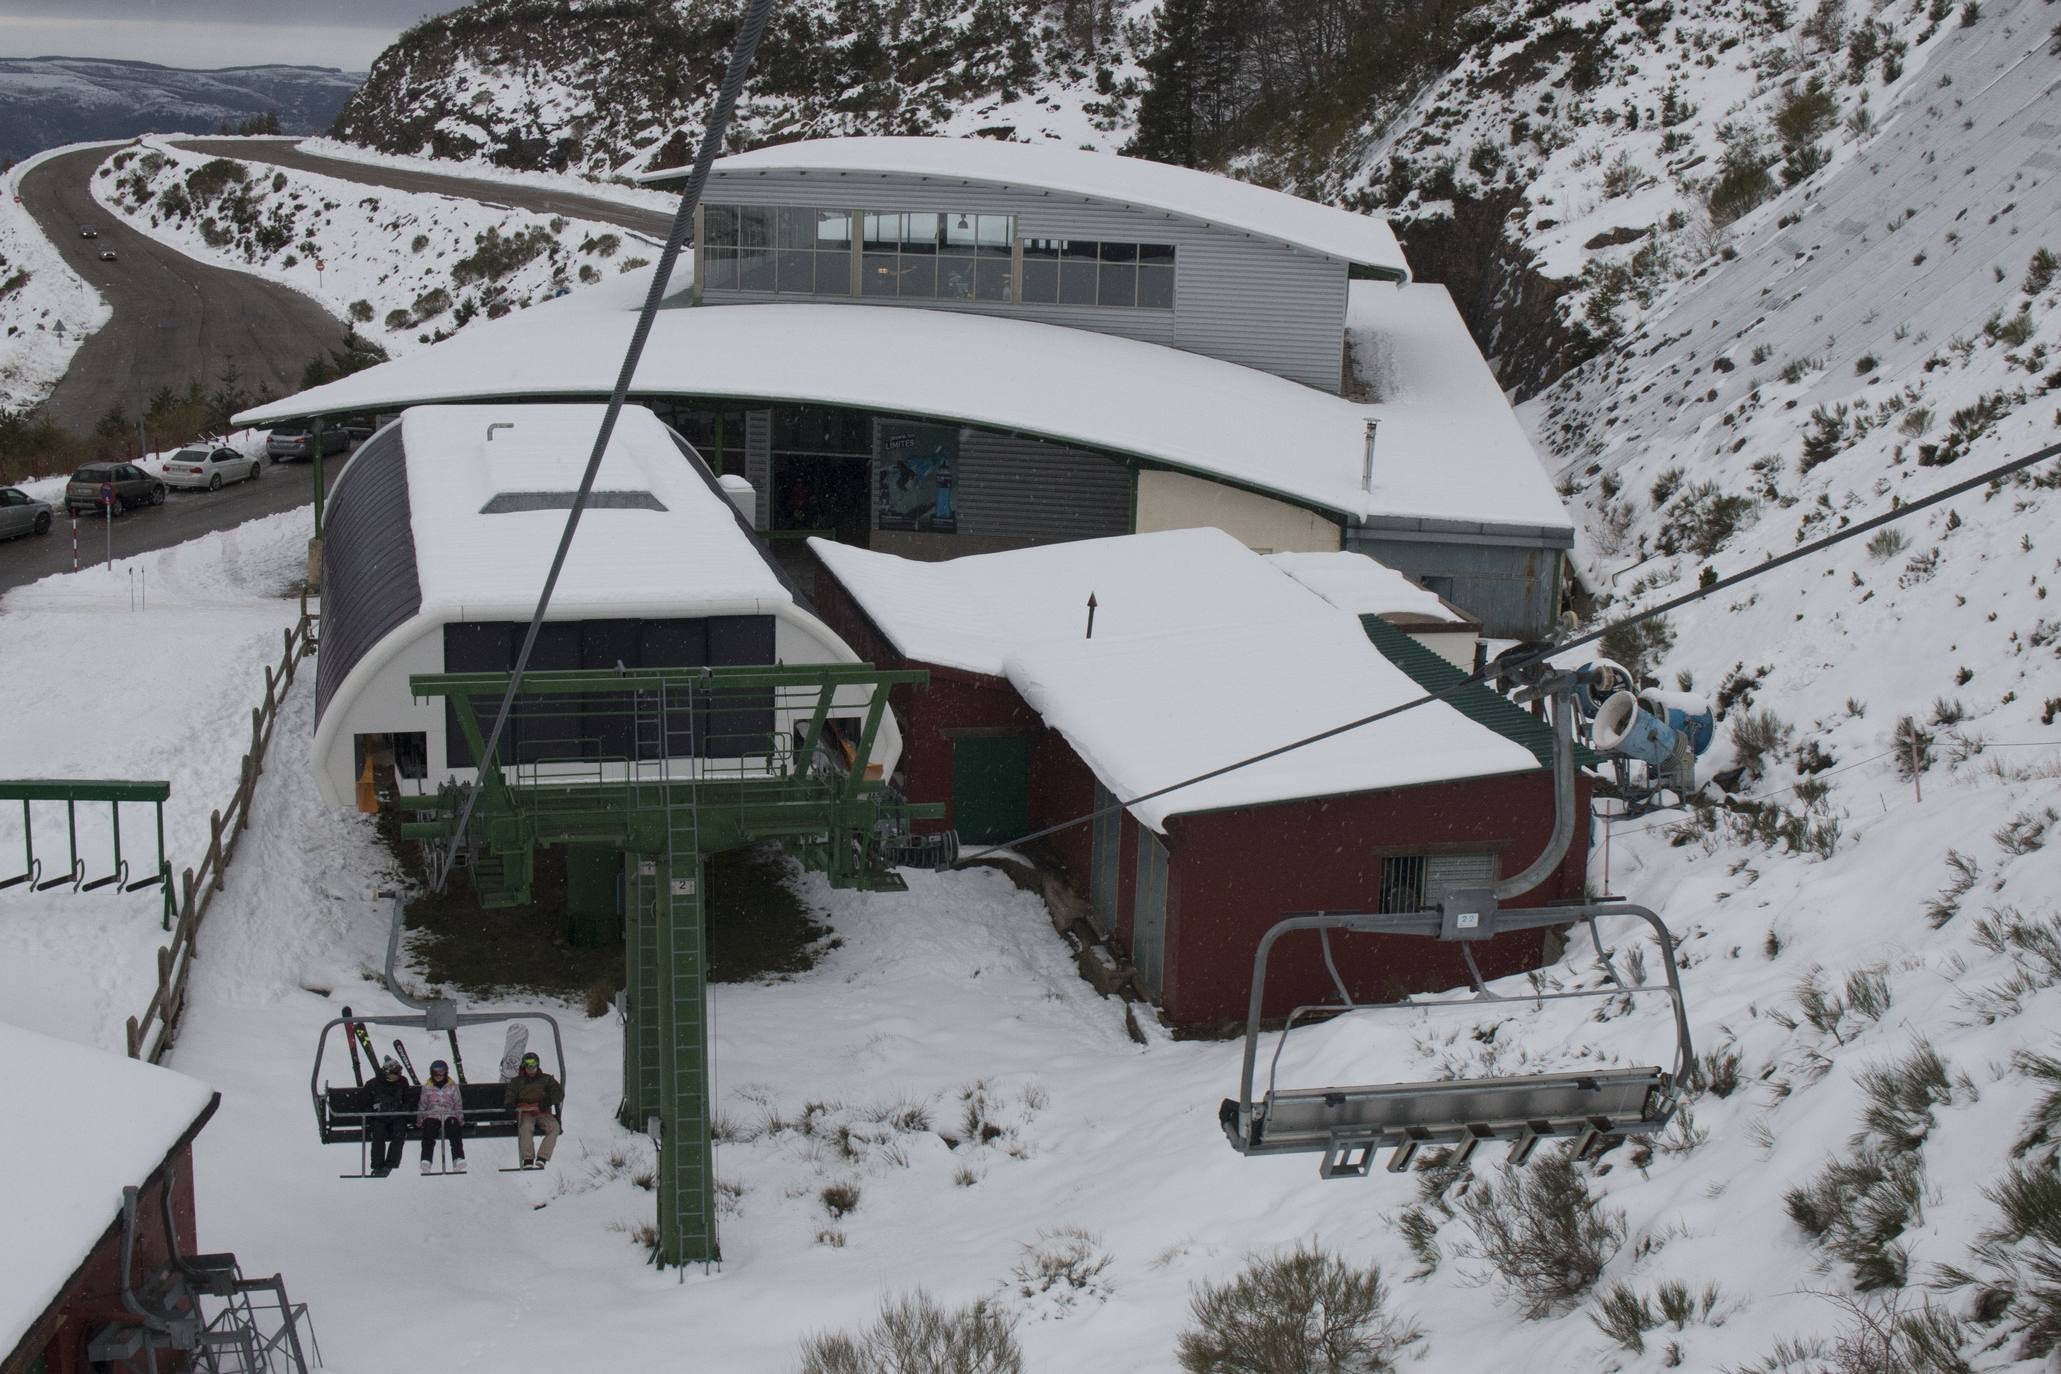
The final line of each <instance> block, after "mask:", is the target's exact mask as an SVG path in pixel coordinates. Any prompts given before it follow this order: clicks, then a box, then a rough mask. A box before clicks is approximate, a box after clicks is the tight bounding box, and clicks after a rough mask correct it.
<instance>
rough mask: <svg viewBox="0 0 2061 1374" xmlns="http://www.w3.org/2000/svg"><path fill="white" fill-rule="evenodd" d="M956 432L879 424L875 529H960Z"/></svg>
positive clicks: (950, 427) (943, 427) (907, 423)
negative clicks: (956, 500)
mask: <svg viewBox="0 0 2061 1374" xmlns="http://www.w3.org/2000/svg"><path fill="white" fill-rule="evenodd" d="M958 480H959V427H958V426H957V425H924V424H917V423H914V422H913V421H908V420H882V421H881V422H880V457H879V483H880V491H879V496H878V500H877V502H876V519H877V521H878V528H880V529H883V530H926V531H930V532H932V533H938V534H949V533H951V532H952V531H954V530H956V529H957V528H958V527H959V520H958V507H957V506H956V505H955V504H954V502H953V488H954V487H955V486H957V484H958Z"/></svg>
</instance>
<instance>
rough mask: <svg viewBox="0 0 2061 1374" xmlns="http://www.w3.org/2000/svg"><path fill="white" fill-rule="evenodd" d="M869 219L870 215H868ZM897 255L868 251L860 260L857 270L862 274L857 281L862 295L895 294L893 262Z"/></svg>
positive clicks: (894, 262) (895, 260)
mask: <svg viewBox="0 0 2061 1374" xmlns="http://www.w3.org/2000/svg"><path fill="white" fill-rule="evenodd" d="M868 218H869V219H870V218H871V216H868ZM897 261H898V255H897V254H894V253H873V252H869V253H867V254H866V256H865V257H864V258H863V259H861V260H860V264H859V270H860V272H861V273H862V274H863V275H862V277H861V279H860V282H859V294H860V295H862V296H892V295H894V294H895V264H896V262H897Z"/></svg>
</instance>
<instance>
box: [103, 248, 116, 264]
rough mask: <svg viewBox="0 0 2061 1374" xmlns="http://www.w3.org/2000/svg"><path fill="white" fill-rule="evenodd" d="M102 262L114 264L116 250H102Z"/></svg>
mask: <svg viewBox="0 0 2061 1374" xmlns="http://www.w3.org/2000/svg"><path fill="white" fill-rule="evenodd" d="M100 260H101V261H102V262H113V261H114V260H115V250H114V249H112V248H103V249H101V250H100Z"/></svg>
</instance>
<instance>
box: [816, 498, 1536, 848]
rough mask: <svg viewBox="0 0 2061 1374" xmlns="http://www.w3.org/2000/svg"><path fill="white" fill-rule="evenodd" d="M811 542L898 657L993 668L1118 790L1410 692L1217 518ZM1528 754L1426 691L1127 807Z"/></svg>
mask: <svg viewBox="0 0 2061 1374" xmlns="http://www.w3.org/2000/svg"><path fill="white" fill-rule="evenodd" d="M810 546H811V547H812V548H813V549H814V550H815V552H816V554H817V556H818V557H819V558H821V559H822V560H823V563H824V566H825V567H827V568H828V569H829V570H830V572H831V573H832V575H833V576H835V577H836V578H837V579H838V581H839V582H840V583H842V584H843V585H844V587H845V588H846V589H847V590H848V591H849V592H850V593H851V595H852V597H853V599H854V600H856V601H857V602H858V603H859V605H860V606H861V607H862V608H863V609H864V610H865V612H866V614H867V615H868V616H869V617H870V618H871V619H872V620H873V622H874V624H876V625H877V626H878V627H879V628H880V630H881V631H882V632H883V633H884V634H886V635H887V636H888V638H890V639H891V640H893V641H894V643H895V646H896V648H898V649H899V650H901V652H902V653H903V654H905V655H907V656H908V657H910V658H912V659H916V660H919V661H921V662H926V663H934V664H938V665H940V666H949V667H956V668H963V669H965V670H967V671H970V672H978V673H986V674H989V675H992V676H996V677H1003V678H1006V679H1007V680H1008V681H1009V683H1010V684H1011V685H1012V686H1014V687H1015V688H1016V690H1017V691H1018V692H1019V693H1020V694H1021V695H1022V697H1023V699H1024V700H1025V701H1026V702H1027V703H1029V705H1030V706H1031V708H1032V709H1033V710H1035V711H1037V712H1038V714H1039V715H1040V716H1042V717H1043V718H1044V720H1045V722H1046V724H1048V725H1050V726H1051V727H1052V728H1054V729H1056V730H1058V731H1059V732H1060V734H1062V735H1063V736H1065V738H1066V741H1067V743H1068V744H1069V745H1071V746H1072V748H1073V750H1074V752H1075V753H1077V754H1079V755H1080V756H1081V758H1082V760H1083V761H1085V762H1086V763H1087V764H1088V766H1089V767H1090V768H1092V769H1093V770H1094V771H1095V773H1096V775H1097V776H1098V777H1099V778H1101V780H1102V782H1103V785H1104V786H1106V787H1108V788H1109V790H1110V791H1112V792H1114V793H1115V794H1117V795H1118V796H1121V797H1129V796H1137V795H1139V794H1140V793H1144V792H1149V791H1152V790H1154V789H1156V788H1159V787H1163V786H1165V785H1167V784H1168V783H1171V782H1177V781H1179V780H1180V779H1182V778H1184V777H1190V776H1192V775H1194V774H1196V773H1201V772H1204V771H1207V770H1209V769H1211V768H1214V767H1217V766H1220V765H1223V764H1226V763H1231V762H1234V761H1236V760H1238V759H1241V758H1244V757H1247V756H1249V755H1252V754H1255V753H1258V752H1261V751H1263V750H1266V749H1271V748H1274V747H1276V746H1278V745H1281V744H1285V743H1287V742H1288V741H1289V740H1291V739H1293V738H1296V737H1299V736H1301V735H1305V734H1309V733H1312V732H1314V731H1316V730H1320V729H1323V728H1324V727H1325V726H1328V725H1342V724H1344V723H1345V722H1346V721H1349V720H1356V719H1358V718H1360V717H1361V716H1365V715H1370V714H1372V713H1373V712H1375V711H1378V710H1380V709H1382V708H1383V707H1386V706H1393V705H1399V704H1401V703H1402V702H1405V701H1409V700H1412V699H1414V698H1416V697H1419V696H1422V695H1423V692H1422V691H1421V689H1419V688H1418V686H1417V684H1416V683H1415V682H1414V681H1412V680H1411V678H1410V677H1409V676H1408V675H1407V674H1406V673H1404V672H1403V671H1402V670H1401V669H1400V668H1398V667H1396V666H1395V665H1394V664H1392V663H1390V662H1389V660H1388V659H1387V658H1385V657H1383V656H1382V654H1381V652H1380V651H1379V650H1378V649H1376V648H1375V647H1374V645H1373V644H1372V643H1370V642H1369V641H1368V638H1367V635H1366V632H1365V630H1364V629H1363V628H1362V626H1361V624H1360V621H1359V619H1358V617H1356V616H1354V615H1353V614H1351V613H1349V612H1347V611H1344V610H1341V609H1339V608H1338V607H1336V606H1334V605H1332V604H1331V603H1330V602H1328V601H1326V600H1325V599H1324V598H1323V597H1321V596H1319V595H1317V594H1316V593H1315V592H1313V591H1311V590H1310V589H1309V588H1308V587H1305V586H1304V585H1303V584H1302V583H1300V582H1298V581H1297V580H1296V579H1294V578H1293V577H1290V576H1288V575H1287V574H1286V573H1284V572H1283V571H1282V570H1281V569H1280V568H1279V567H1276V566H1275V565H1273V564H1272V563H1270V562H1269V561H1268V560H1267V559H1266V558H1265V557H1263V556H1261V555H1259V554H1256V553H1254V552H1252V551H1251V550H1250V549H1248V548H1246V547H1245V546H1244V545H1243V544H1241V543H1239V542H1238V541H1237V540H1236V539H1234V538H1232V537H1231V536H1230V535H1228V534H1225V533H1224V532H1223V531H1221V530H1215V529H1194V530H1169V531H1165V532H1163V533H1157V534H1137V535H1124V536H1120V537H1118V538H1114V539H1088V540H1080V541H1076V542H1073V543H1066V544H1053V545H1047V546H1045V547H1042V548H1035V549H1019V550H1014V551H1012V552H1008V553H993V554H975V555H971V556H969V557H965V558H955V559H951V560H949V561H946V562H939V563H922V562H915V561H912V560H908V559H902V558H897V557H895V556H893V555H891V554H881V553H871V552H868V551H866V550H863V549H853V548H847V547H845V546H843V545H839V544H832V543H828V542H826V541H823V540H811V541H810ZM1090 591H1093V592H1094V594H1095V599H1096V602H1097V607H1096V615H1095V637H1094V638H1093V639H1088V638H1086V637H1085V631H1086V627H1087V599H1088V593H1089V592H1090ZM1537 766H1538V761H1537V759H1535V758H1534V757H1533V756H1532V755H1531V753H1530V752H1529V751H1528V750H1526V749H1524V748H1523V747H1522V746H1521V745H1518V744H1515V743H1513V742H1511V741H1510V740H1508V739H1505V738H1503V737H1502V736H1500V735H1498V734H1496V733H1495V732H1494V731H1492V730H1489V729H1486V728H1484V727H1482V726H1480V725H1477V724H1476V723H1474V722H1473V721H1471V720H1468V719H1467V718H1466V717H1465V716H1463V715H1461V714H1460V713H1459V712H1458V711H1455V710H1454V709H1453V708H1452V707H1450V706H1447V705H1445V704H1443V703H1433V704H1432V705H1429V706H1422V707H1418V708H1417V709H1416V710H1414V711H1411V712H1409V713H1407V714H1405V715H1402V716H1398V717H1396V718H1395V719H1393V720H1390V721H1384V722H1382V723H1380V724H1378V725H1372V726H1366V727H1363V728H1361V729H1359V730H1355V731H1352V732H1350V733H1348V734H1345V735H1342V736H1340V737H1338V738H1336V739H1332V740H1327V741H1325V742H1323V743H1321V744H1317V745H1312V746H1310V747H1308V748H1305V749H1298V750H1296V751H1294V752H1293V753H1289V754H1284V755H1281V756H1280V757H1278V758H1274V759H1269V760H1268V761H1266V762H1265V763H1260V764H1255V765H1253V766H1251V767H1247V768H1241V769H1239V770H1237V771H1236V772H1232V773H1227V774H1225V775H1224V776H1222V777H1219V778H1214V779H1211V780H1210V781H1208V782H1205V783H1198V784H1196V785H1195V786H1193V787H1188V788H1183V789H1182V790H1180V791H1178V792H1174V793H1170V794H1169V795H1167V796H1164V797H1160V798H1156V799H1154V800H1152V801H1148V802H1142V803H1140V804H1139V805H1137V806H1135V807H1133V808H1132V812H1133V814H1135V815H1136V816H1137V817H1138V819H1139V820H1140V821H1142V822H1143V823H1145V824H1146V825H1149V826H1151V827H1152V828H1153V829H1155V830H1160V831H1164V830H1165V829H1166V822H1167V818H1168V817H1169V816H1173V815H1177V814H1180V813H1182V812H1187V811H1213V810H1221V809H1224V808H1226V807H1234V806H1253V805H1261V804H1265V803H1268V802H1280V801H1289V800H1294V799H1297V798H1302V797H1323V796H1336V795H1340V794H1343V793H1349V792H1363V791H1371V790H1376V789H1382V788H1392V787H1408V786H1413V785H1415V784H1418V783H1427V782H1436V781H1442V780H1445V779H1450V778H1465V777H1483V776H1489V775H1493V774H1499V773H1514V772H1522V771H1525V770H1528V769H1532V768H1536V767H1537Z"/></svg>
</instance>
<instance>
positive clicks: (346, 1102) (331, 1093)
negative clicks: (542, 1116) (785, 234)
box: [321, 1082, 519, 1145]
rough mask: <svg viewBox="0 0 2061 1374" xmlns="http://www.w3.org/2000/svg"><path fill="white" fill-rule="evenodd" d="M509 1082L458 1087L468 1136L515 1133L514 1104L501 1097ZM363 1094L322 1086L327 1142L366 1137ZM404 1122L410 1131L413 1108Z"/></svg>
mask: <svg viewBox="0 0 2061 1374" xmlns="http://www.w3.org/2000/svg"><path fill="white" fill-rule="evenodd" d="M506 1086H507V1085H505V1084H503V1083H498V1082H496V1083H467V1084H465V1085H464V1086H462V1087H461V1088H460V1089H459V1090H458V1091H459V1095H460V1097H461V1098H462V1099H463V1100H464V1102H465V1138H466V1139H467V1140H495V1139H502V1140H505V1139H509V1138H511V1137H513V1136H514V1135H515V1133H516V1126H517V1124H518V1121H519V1118H518V1117H517V1114H516V1110H515V1108H513V1107H511V1106H508V1105H507V1104H506V1103H505V1102H504V1101H503V1100H502V1099H503V1092H504V1090H505V1088H506ZM363 1094H364V1089H362V1088H350V1087H342V1088H339V1087H328V1088H325V1089H324V1090H323V1093H322V1098H321V1102H322V1114H321V1117H322V1120H321V1125H322V1143H323V1144H324V1145H336V1144H355V1143H357V1142H359V1141H362V1140H364V1139H365V1126H366V1115H367V1113H366V1111H365V1107H364V1105H363V1104H364V1097H363ZM402 1124H403V1125H404V1126H405V1127H406V1128H407V1130H408V1131H410V1132H412V1131H414V1130H415V1115H414V1113H413V1111H412V1110H411V1111H410V1112H409V1114H408V1116H407V1118H406V1120H405V1121H404V1122H403V1123H402Z"/></svg>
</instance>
